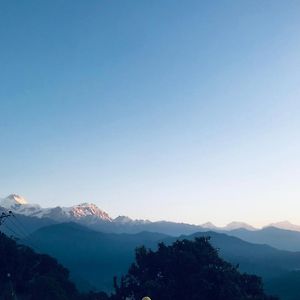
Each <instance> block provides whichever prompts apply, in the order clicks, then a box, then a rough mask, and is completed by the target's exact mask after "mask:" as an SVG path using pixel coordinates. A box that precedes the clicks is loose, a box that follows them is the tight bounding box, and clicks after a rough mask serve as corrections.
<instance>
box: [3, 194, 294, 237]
mask: <svg viewBox="0 0 300 300" xmlns="http://www.w3.org/2000/svg"><path fill="white" fill-rule="evenodd" d="M0 207H2V208H4V209H7V210H11V211H13V212H14V213H17V214H20V215H25V216H29V217H36V218H49V219H51V220H54V221H56V222H70V221H71V222H73V221H74V222H78V223H84V224H87V225H91V226H94V227H95V226H97V224H99V223H100V224H101V223H103V222H105V223H116V224H118V225H120V226H122V225H130V226H131V227H133V228H131V230H132V231H135V229H136V232H139V231H140V228H139V226H140V225H146V224H148V227H149V229H151V228H152V227H154V229H156V226H155V225H149V224H153V223H158V224H161V225H163V224H166V223H167V224H171V223H173V224H180V225H181V226H182V228H184V227H185V230H186V231H187V232H183V233H192V231H195V230H196V231H198V230H214V231H232V230H238V229H246V230H248V231H257V230H259V229H258V228H255V227H253V226H251V225H249V224H247V223H245V222H231V223H229V224H227V225H226V226H224V227H218V226H215V225H214V224H213V223H211V222H206V223H203V224H201V225H190V224H185V223H174V222H168V221H157V222H151V221H149V220H133V219H131V218H130V217H128V216H123V215H121V216H118V217H116V218H112V217H111V216H109V214H108V213H107V212H105V211H104V210H102V209H100V208H98V207H97V205H95V204H93V203H86V202H85V203H81V204H78V205H74V206H71V207H63V206H56V207H52V208H42V207H41V206H40V205H39V204H30V203H28V202H27V201H26V200H25V199H24V198H23V197H22V196H19V195H17V194H11V195H9V196H7V197H5V198H2V199H1V198H0ZM135 226H137V228H134V227H135ZM104 227H105V226H104ZM107 227H108V228H107V229H109V227H110V226H107ZM162 227H163V226H162ZM267 227H275V228H280V229H286V230H292V231H299V232H300V226H298V225H294V224H292V223H290V222H288V221H281V222H277V223H271V224H270V225H268V226H266V227H265V228H267ZM115 230H117V228H116V229H115ZM190 231H191V232H190ZM168 234H171V235H172V232H169V233H168ZM174 235H178V232H174Z"/></svg>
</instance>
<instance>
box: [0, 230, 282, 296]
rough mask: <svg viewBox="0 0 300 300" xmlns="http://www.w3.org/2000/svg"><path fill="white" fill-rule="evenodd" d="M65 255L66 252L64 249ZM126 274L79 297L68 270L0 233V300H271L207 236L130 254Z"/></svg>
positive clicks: (259, 283)
mask: <svg viewBox="0 0 300 300" xmlns="http://www.w3.org/2000/svg"><path fill="white" fill-rule="evenodd" d="M66 251H67V249H66ZM135 257H136V259H135V262H134V263H133V264H132V266H131V267H130V269H129V271H128V273H127V274H126V275H125V276H123V277H122V278H120V280H117V278H115V279H114V293H113V294H111V295H107V294H106V293H104V292H99V293H92V292H91V293H89V294H81V293H79V292H78V290H77V289H76V287H75V285H74V284H73V283H72V282H71V281H70V280H69V272H68V270H67V269H66V268H64V267H63V266H62V265H60V264H59V263H58V262H57V261H56V260H55V259H53V258H52V257H50V256H48V255H42V254H37V253H35V252H34V251H33V250H31V249H30V248H28V247H26V246H22V245H19V244H17V243H16V242H15V241H14V240H12V239H10V238H8V237H7V236H5V235H4V234H0V299H4V300H8V299H9V300H10V299H16V298H15V295H14V293H15V294H16V295H17V297H18V299H21V300H41V299H42V300H71V299H72V300H73V299H74V300H126V299H136V300H139V299H141V298H142V297H144V296H149V297H151V298H152V300H155V299H159V300H162V299H167V300H171V299H172V300H174V299H175V300H177V299H178V300H229V299H230V300H274V299H277V298H274V297H271V296H267V295H266V294H265V293H264V290H263V285H262V281H261V279H260V278H259V277H257V276H254V275H248V274H241V273H240V272H239V271H238V269H237V267H235V266H232V265H231V264H229V263H228V262H226V261H224V260H223V259H221V258H220V257H219V255H218V252H217V250H216V249H214V248H213V247H212V246H211V244H210V243H209V239H208V238H196V239H195V240H194V241H188V240H182V241H177V242H175V243H174V244H172V245H170V246H166V245H165V244H163V243H161V244H159V247H158V250H157V251H152V250H149V249H146V248H145V247H141V248H138V249H137V250H136V256H135Z"/></svg>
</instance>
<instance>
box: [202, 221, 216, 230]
mask: <svg viewBox="0 0 300 300" xmlns="http://www.w3.org/2000/svg"><path fill="white" fill-rule="evenodd" d="M200 226H201V227H203V228H207V229H218V227H217V226H216V225H215V224H213V223H212V222H206V223H204V224H201V225H200Z"/></svg>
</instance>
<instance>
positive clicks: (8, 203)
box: [0, 194, 27, 208]
mask: <svg viewBox="0 0 300 300" xmlns="http://www.w3.org/2000/svg"><path fill="white" fill-rule="evenodd" d="M26 204H27V201H26V200H25V199H24V198H23V197H21V196H19V195H16V194H11V195H9V196H7V197H6V198H4V199H1V200H0V206H2V207H4V208H14V207H18V206H20V205H26Z"/></svg>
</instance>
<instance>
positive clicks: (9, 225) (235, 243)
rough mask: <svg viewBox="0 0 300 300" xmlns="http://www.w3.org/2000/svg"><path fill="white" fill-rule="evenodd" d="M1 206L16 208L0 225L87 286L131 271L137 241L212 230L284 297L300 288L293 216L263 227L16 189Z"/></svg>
mask: <svg viewBox="0 0 300 300" xmlns="http://www.w3.org/2000/svg"><path fill="white" fill-rule="evenodd" d="M1 211H2V212H6V213H7V212H9V211H12V212H13V214H12V216H11V217H9V218H7V219H5V222H4V223H3V224H2V225H3V226H1V231H3V232H4V233H6V234H7V235H9V236H12V237H14V238H17V239H18V240H19V241H20V242H21V243H25V244H27V245H28V246H30V247H32V248H34V249H35V250H36V251H38V252H40V253H47V254H50V255H52V256H53V257H55V258H57V259H58V261H59V262H60V263H62V264H63V265H65V266H66V267H68V268H69V269H70V271H71V276H72V278H73V280H74V281H75V282H76V284H77V286H78V287H80V288H81V289H82V290H90V289H96V290H98V289H104V290H106V291H109V290H110V289H111V288H112V278H113V276H115V275H117V276H119V277H120V276H121V275H122V274H124V273H125V272H126V271H127V269H128V267H129V265H130V263H131V262H132V261H133V256H134V249H135V248H136V247H137V246H141V245H145V246H146V247H149V248H155V247H156V246H157V244H158V243H159V242H164V243H166V244H170V243H172V242H174V241H175V240H176V239H183V238H185V239H194V238H195V237H197V236H210V237H211V242H212V244H213V246H215V247H216V248H218V249H219V252H220V255H221V256H222V257H223V258H225V259H226V260H228V261H230V262H232V263H234V264H238V265H239V266H240V270H241V271H245V272H250V273H254V274H257V275H260V276H262V277H263V279H264V282H265V284H266V287H267V289H268V291H269V292H270V293H271V294H277V295H281V296H282V299H284V300H290V299H292V300H296V299H299V296H300V289H299V286H300V272H299V270H300V232H299V231H297V230H296V229H297V225H293V224H290V223H288V222H280V223H276V224H271V225H272V226H268V227H264V228H262V229H257V228H254V227H252V226H251V225H248V224H246V223H243V222H232V223H230V224H228V225H227V226H225V227H217V226H215V225H214V224H212V223H210V222H207V223H204V224H202V225H192V224H185V223H176V222H169V221H158V222H151V221H149V220H132V219H131V218H129V217H127V216H119V217H117V218H112V217H111V216H109V214H108V213H106V212H105V211H103V210H102V209H100V208H98V207H97V206H96V205H95V204H90V203H82V204H78V205H75V206H72V207H60V206H57V207H53V208H42V207H41V206H40V205H38V204H30V203H28V202H27V201H26V200H25V199H24V198H23V197H21V196H18V195H16V194H12V195H9V196H8V197H6V198H3V199H0V214H1ZM279 227H282V228H279ZM290 228H293V229H294V230H290ZM66 249H67V251H66ZM298 251H299V252H298ZM283 285H284V286H289V288H290V289H289V290H287V289H285V288H284V287H283Z"/></svg>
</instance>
